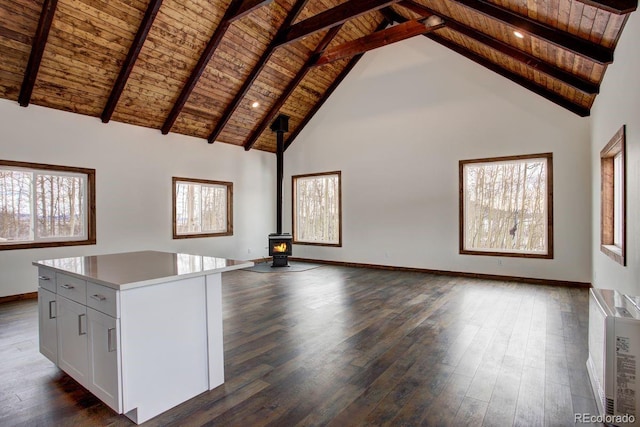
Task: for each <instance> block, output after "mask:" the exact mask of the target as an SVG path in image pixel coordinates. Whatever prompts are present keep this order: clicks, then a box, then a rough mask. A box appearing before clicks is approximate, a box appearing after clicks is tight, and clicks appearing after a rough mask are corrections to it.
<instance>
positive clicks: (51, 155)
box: [0, 100, 275, 297]
mask: <svg viewBox="0 0 640 427" xmlns="http://www.w3.org/2000/svg"><path fill="white" fill-rule="evenodd" d="M0 127H1V128H2V137H1V139H0V153H1V154H0V158H2V159H5V160H15V161H27V162H36V163H47V164H54V165H63V166H77V167H87V168H95V169H96V205H97V242H98V243H97V244H96V245H93V246H73V247H66V248H52V249H45V248H43V249H24V250H9V251H0V297H1V296H6V295H15V294H21V293H26V292H32V291H35V290H36V287H37V284H36V279H35V278H36V270H35V267H33V266H31V262H32V261H33V260H38V259H48V258H58V257H67V256H78V255H93V254H99V253H112V252H126V251H135V250H163V251H182V252H190V253H197V254H207V255H214V256H222V257H229V258H237V259H254V258H259V257H262V256H266V250H265V246H266V243H267V235H268V234H269V233H270V232H272V230H273V229H274V227H275V205H274V201H273V200H274V198H275V188H274V187H275V156H274V155H273V154H269V153H265V152H261V151H257V150H252V151H250V152H245V151H244V150H243V149H242V147H235V146H232V145H229V144H222V143H215V144H213V145H209V144H207V143H206V141H205V140H203V139H196V138H190V137H186V136H183V135H178V134H169V135H166V136H164V135H162V134H161V133H160V131H159V130H154V129H147V128H143V127H138V126H130V125H125V124H122V123H117V122H110V123H109V124H103V123H102V122H100V119H97V118H92V117H87V116H82V115H78V114H71V113H66V112H61V111H57V110H53V109H46V108H41V107H38V106H34V105H32V106H29V107H28V108H22V107H20V106H19V105H18V104H17V103H16V102H11V101H7V100H0ZM172 176H179V177H188V178H202V179H212V180H222V181H232V182H233V191H234V194H233V196H234V235H233V236H228V237H213V238H198V239H179V240H173V239H172V231H171V177H172ZM249 250H251V252H249ZM141 267H142V266H141Z"/></svg>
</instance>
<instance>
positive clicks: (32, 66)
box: [18, 0, 58, 107]
mask: <svg viewBox="0 0 640 427" xmlns="http://www.w3.org/2000/svg"><path fill="white" fill-rule="evenodd" d="M57 6H58V0H44V4H43V5H42V12H41V13H40V19H39V20H38V28H37V29H36V34H35V36H34V37H33V43H32V44H31V53H30V54H29V61H28V62H27V69H26V70H25V73H24V79H23V80H22V86H21V87H20V94H19V95H18V102H19V103H20V105H22V106H23V107H27V106H28V105H29V103H30V102H31V94H32V93H33V87H34V86H35V84H36V77H38V71H39V70H40V62H41V61H42V55H43V53H44V48H45V46H46V45H47V39H48V38H49V30H51V23H52V22H53V15H55V13H56V7H57Z"/></svg>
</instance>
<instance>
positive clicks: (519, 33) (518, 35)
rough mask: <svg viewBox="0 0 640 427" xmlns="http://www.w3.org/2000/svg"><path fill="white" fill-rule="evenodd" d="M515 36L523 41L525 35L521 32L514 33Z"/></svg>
mask: <svg viewBox="0 0 640 427" xmlns="http://www.w3.org/2000/svg"><path fill="white" fill-rule="evenodd" d="M513 35H514V36H516V37H517V38H519V39H523V38H524V35H523V34H522V33H521V32H520V31H514V32H513Z"/></svg>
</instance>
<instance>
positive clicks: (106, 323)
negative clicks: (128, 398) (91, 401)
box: [87, 308, 122, 414]
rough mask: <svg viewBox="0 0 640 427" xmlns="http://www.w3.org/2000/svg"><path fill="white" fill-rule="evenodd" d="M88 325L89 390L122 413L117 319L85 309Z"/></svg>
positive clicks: (118, 324) (118, 325) (118, 323)
mask: <svg viewBox="0 0 640 427" xmlns="http://www.w3.org/2000/svg"><path fill="white" fill-rule="evenodd" d="M87 320H88V326H89V338H88V339H89V387H88V388H89V390H90V391H91V392H92V393H93V394H95V395H96V396H97V397H98V398H99V399H100V400H102V401H103V402H104V403H105V404H107V405H108V406H109V407H111V409H113V410H114V411H116V412H118V413H119V414H120V413H122V393H121V384H122V381H121V378H120V357H119V354H120V320H119V319H115V318H113V317H111V316H107V315H106V314H103V313H100V312H99V311H96V310H94V309H92V308H87Z"/></svg>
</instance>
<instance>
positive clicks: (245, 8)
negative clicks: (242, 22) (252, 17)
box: [231, 0, 273, 22]
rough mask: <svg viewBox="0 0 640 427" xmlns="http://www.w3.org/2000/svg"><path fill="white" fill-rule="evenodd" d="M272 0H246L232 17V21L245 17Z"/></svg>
mask: <svg viewBox="0 0 640 427" xmlns="http://www.w3.org/2000/svg"><path fill="white" fill-rule="evenodd" d="M272 2H273V0H244V1H243V2H242V5H241V6H240V10H238V13H236V14H235V15H234V16H233V18H231V22H233V21H237V20H238V19H240V18H244V17H245V16H247V15H248V14H250V13H251V12H253V11H254V10H256V9H260V8H261V7H262V6H267V5H269V4H271V3H272Z"/></svg>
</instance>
